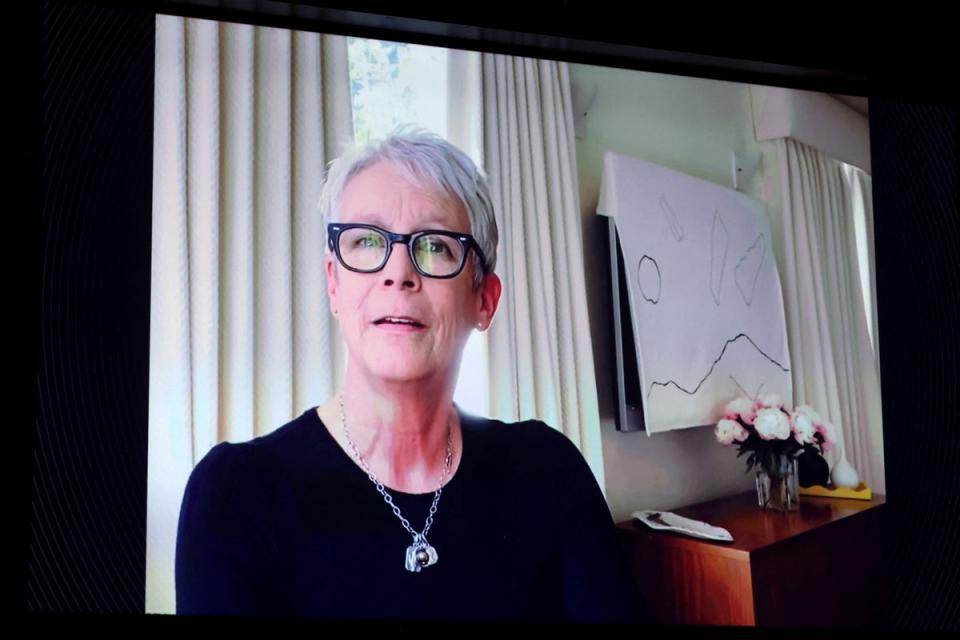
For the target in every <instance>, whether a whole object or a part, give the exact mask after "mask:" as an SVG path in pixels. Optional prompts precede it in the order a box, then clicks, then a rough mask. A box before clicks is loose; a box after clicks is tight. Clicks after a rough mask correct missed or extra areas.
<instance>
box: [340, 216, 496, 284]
mask: <svg viewBox="0 0 960 640" xmlns="http://www.w3.org/2000/svg"><path fill="white" fill-rule="evenodd" d="M398 242H399V243H402V244H405V245H407V253H408V254H409V256H410V261H411V262H412V263H413V266H414V268H416V270H417V273H419V274H420V275H422V276H426V277H428V278H454V277H456V276H457V275H458V274H459V273H460V272H461V271H463V266H464V265H465V264H466V263H467V255H468V254H469V253H470V249H473V250H474V251H475V252H476V254H477V257H479V258H480V264H481V265H486V257H485V256H484V255H483V250H482V249H480V245H479V244H477V241H476V240H474V239H473V236H471V235H470V234H469V233H457V232H456V231H447V230H444V229H425V230H423V231H417V232H415V233H393V232H392V231H387V230H386V229H381V228H380V227H377V226H375V225H372V224H361V223H340V222H331V223H330V224H328V225H327V244H329V245H330V250H331V251H333V252H334V254H336V256H337V260H339V261H340V264H342V265H343V266H344V267H345V268H347V269H349V270H350V271H356V272H358V273H375V272H377V271H380V270H381V269H383V267H384V266H385V265H386V264H387V260H389V259H390V254H391V253H393V245H395V244H396V243H398Z"/></svg>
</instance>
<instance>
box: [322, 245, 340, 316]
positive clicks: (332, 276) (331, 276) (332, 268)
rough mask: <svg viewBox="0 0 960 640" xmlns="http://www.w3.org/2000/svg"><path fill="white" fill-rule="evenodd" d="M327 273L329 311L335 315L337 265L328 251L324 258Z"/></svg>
mask: <svg viewBox="0 0 960 640" xmlns="http://www.w3.org/2000/svg"><path fill="white" fill-rule="evenodd" d="M324 262H325V267H326V273H327V300H328V301H329V303H330V313H332V314H333V315H337V265H336V264H335V261H334V259H333V256H332V255H330V254H329V253H328V254H327V255H326V258H325V259H324Z"/></svg>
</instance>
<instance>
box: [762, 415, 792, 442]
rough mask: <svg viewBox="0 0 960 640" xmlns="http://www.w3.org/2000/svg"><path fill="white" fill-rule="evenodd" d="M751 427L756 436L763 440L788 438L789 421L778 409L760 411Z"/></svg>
mask: <svg viewBox="0 0 960 640" xmlns="http://www.w3.org/2000/svg"><path fill="white" fill-rule="evenodd" d="M753 426H754V428H755V429H756V430H757V435H759V436H760V437H761V438H763V439H764V440H786V439H787V438H789V437H790V421H789V419H787V416H786V414H785V413H784V412H783V411H781V410H780V409H773V408H769V407H768V408H764V409H760V410H759V411H757V418H756V420H754V423H753Z"/></svg>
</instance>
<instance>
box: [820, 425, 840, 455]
mask: <svg viewBox="0 0 960 640" xmlns="http://www.w3.org/2000/svg"><path fill="white" fill-rule="evenodd" d="M816 428H817V431H818V432H819V433H820V435H822V436H823V445H822V448H823V452H824V453H827V452H828V451H830V450H831V449H833V446H834V445H835V444H836V443H837V429H836V427H834V426H833V423H832V422H824V423H822V424H819V425H817V427H816Z"/></svg>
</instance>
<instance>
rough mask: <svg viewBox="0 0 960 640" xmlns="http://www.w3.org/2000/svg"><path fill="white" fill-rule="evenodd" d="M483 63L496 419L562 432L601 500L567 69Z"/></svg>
mask: <svg viewBox="0 0 960 640" xmlns="http://www.w3.org/2000/svg"><path fill="white" fill-rule="evenodd" d="M481 65H482V67H481V74H480V75H481V79H482V96H483V112H482V122H483V138H482V140H483V158H484V165H485V168H486V171H487V174H488V176H489V179H490V185H491V190H492V193H493V201H494V206H495V208H496V211H497V215H498V216H499V218H498V220H497V224H498V226H499V230H500V247H499V252H498V261H497V262H498V264H497V272H498V274H499V275H500V277H501V278H502V279H503V285H504V286H503V297H502V299H501V302H500V309H499V311H498V312H497V318H496V319H495V320H494V322H493V324H492V325H491V327H490V332H489V333H490V335H489V339H488V345H489V346H488V349H489V370H490V372H491V376H490V393H491V414H492V416H493V417H495V418H498V419H501V420H524V419H530V418H538V419H541V420H543V421H544V422H546V423H547V424H550V425H551V426H553V427H554V428H557V429H560V430H561V431H563V433H564V434H566V435H567V437H569V438H570V440H572V441H573V443H574V444H575V445H577V446H578V447H579V449H580V451H581V453H582V454H583V455H584V457H585V458H586V460H587V462H588V464H589V465H590V467H591V468H592V470H593V472H594V474H595V476H596V478H597V481H598V483H599V485H600V487H601V489H604V490H605V485H604V474H603V457H602V451H601V437H600V414H599V410H598V406H597V389H596V380H595V377H594V369H593V348H592V344H591V341H590V321H589V317H588V315H587V298H586V286H587V285H586V282H585V276H584V266H583V239H582V230H581V226H580V225H581V220H580V201H579V188H578V185H577V165H576V155H575V140H574V126H573V109H572V105H571V94H570V75H569V70H568V66H567V64H566V63H562V62H554V61H549V60H536V59H529V58H519V57H513V56H505V55H497V54H486V53H485V54H483V55H482V62H481Z"/></svg>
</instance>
